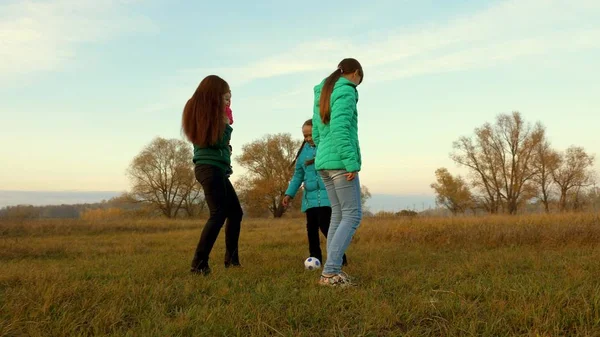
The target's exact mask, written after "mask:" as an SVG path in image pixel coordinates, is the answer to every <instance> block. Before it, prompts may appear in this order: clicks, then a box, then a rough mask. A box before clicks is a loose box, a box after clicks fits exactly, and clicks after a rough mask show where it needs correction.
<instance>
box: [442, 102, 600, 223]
mask: <svg viewBox="0 0 600 337" xmlns="http://www.w3.org/2000/svg"><path fill="white" fill-rule="evenodd" d="M452 147H453V152H452V153H451V154H450V158H451V159H452V160H453V161H454V162H455V163H456V164H458V166H459V167H462V168H466V171H467V172H468V173H467V176H466V177H462V176H460V175H453V174H451V173H450V172H449V171H448V169H446V168H444V167H441V168H438V169H437V170H436V171H435V177H436V181H435V182H434V183H432V184H431V188H432V189H433V190H434V191H435V194H436V202H437V204H438V205H440V206H443V207H445V208H447V209H448V210H449V211H450V212H452V213H453V214H459V213H466V212H473V213H476V212H478V211H483V212H487V213H490V214H498V213H508V214H516V213H517V212H519V211H520V210H524V209H527V210H530V209H531V208H535V207H532V206H536V205H539V206H540V208H542V209H543V210H544V211H545V212H551V211H560V212H565V211H579V210H584V209H586V208H590V207H596V206H597V205H599V204H600V198H599V195H600V190H599V189H598V188H597V187H596V185H595V184H596V173H595V171H594V170H593V166H594V161H595V156H594V155H593V154H590V153H588V152H586V150H585V149H584V148H583V147H581V146H575V145H572V146H570V147H568V148H567V149H566V150H564V151H558V150H556V149H555V148H553V147H552V145H551V143H550V141H549V139H548V136H547V133H546V128H545V127H544V126H543V125H542V124H541V123H540V122H537V123H535V124H531V123H529V122H526V121H525V120H524V119H523V116H522V115H521V113H520V112H512V113H510V114H499V115H498V116H497V117H496V120H495V122H494V123H493V124H491V123H485V124H484V125H482V126H480V127H477V128H475V130H474V134H473V135H472V136H463V137H460V138H459V139H458V140H456V141H455V142H454V143H453V145H452Z"/></svg>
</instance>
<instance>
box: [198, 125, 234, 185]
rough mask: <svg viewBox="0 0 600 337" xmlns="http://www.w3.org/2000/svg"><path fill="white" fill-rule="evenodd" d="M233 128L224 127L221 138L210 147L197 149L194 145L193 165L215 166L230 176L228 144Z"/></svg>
mask: <svg viewBox="0 0 600 337" xmlns="http://www.w3.org/2000/svg"><path fill="white" fill-rule="evenodd" d="M232 131H233V128H232V127H231V126H230V125H227V126H225V132H224V133H223V137H221V139H220V140H219V141H218V142H217V143H216V144H215V145H212V146H208V147H199V146H197V145H196V144H194V159H193V162H194V164H196V165H198V164H207V165H213V166H217V167H219V168H221V169H223V170H224V171H225V173H227V174H231V173H232V170H231V150H230V148H229V143H230V141H231V132H232Z"/></svg>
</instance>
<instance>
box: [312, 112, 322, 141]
mask: <svg viewBox="0 0 600 337" xmlns="http://www.w3.org/2000/svg"><path fill="white" fill-rule="evenodd" d="M312 122H313V128H312V139H313V142H314V143H315V145H316V146H317V147H318V146H319V141H320V140H321V134H320V133H319V125H321V116H320V115H319V114H318V113H317V112H316V111H315V113H314V114H313V118H312Z"/></svg>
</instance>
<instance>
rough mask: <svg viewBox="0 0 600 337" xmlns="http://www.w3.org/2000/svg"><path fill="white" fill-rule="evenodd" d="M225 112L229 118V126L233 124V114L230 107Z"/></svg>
mask: <svg viewBox="0 0 600 337" xmlns="http://www.w3.org/2000/svg"><path fill="white" fill-rule="evenodd" d="M225 112H226V113H227V118H229V124H230V125H231V124H233V112H232V111H231V108H230V107H229V106H227V107H225Z"/></svg>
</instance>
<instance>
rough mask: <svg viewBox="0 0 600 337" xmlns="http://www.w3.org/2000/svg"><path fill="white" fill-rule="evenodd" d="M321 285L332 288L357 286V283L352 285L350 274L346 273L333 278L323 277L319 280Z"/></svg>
mask: <svg viewBox="0 0 600 337" xmlns="http://www.w3.org/2000/svg"><path fill="white" fill-rule="evenodd" d="M319 285H323V286H330V287H348V286H356V284H355V283H352V281H351V280H350V277H349V276H348V274H346V273H344V272H340V273H339V274H336V275H332V276H325V275H321V278H320V279H319Z"/></svg>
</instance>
